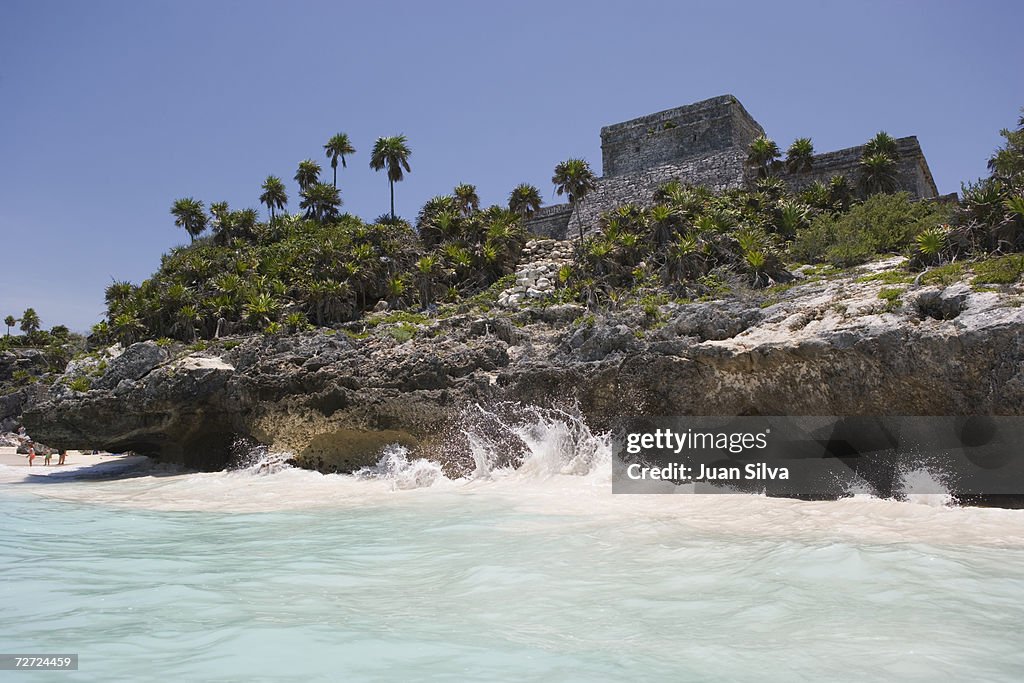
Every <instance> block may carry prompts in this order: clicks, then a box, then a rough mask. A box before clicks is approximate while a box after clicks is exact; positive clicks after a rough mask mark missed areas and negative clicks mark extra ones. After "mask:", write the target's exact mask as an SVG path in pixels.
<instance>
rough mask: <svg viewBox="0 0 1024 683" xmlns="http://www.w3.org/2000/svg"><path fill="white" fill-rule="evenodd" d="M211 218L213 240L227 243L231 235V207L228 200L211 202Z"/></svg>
mask: <svg viewBox="0 0 1024 683" xmlns="http://www.w3.org/2000/svg"><path fill="white" fill-rule="evenodd" d="M210 218H211V223H212V225H211V226H210V229H211V230H212V231H213V241H214V242H215V243H216V244H221V245H224V244H227V243H228V239H229V238H230V237H231V223H232V221H231V209H230V208H228V203H227V202H213V203H212V204H210Z"/></svg>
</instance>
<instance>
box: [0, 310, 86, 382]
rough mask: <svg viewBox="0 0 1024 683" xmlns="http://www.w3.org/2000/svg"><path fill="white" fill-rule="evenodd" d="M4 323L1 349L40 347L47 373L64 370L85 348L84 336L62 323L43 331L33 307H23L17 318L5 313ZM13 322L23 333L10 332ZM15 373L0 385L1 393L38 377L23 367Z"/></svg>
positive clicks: (12, 349)
mask: <svg viewBox="0 0 1024 683" xmlns="http://www.w3.org/2000/svg"><path fill="white" fill-rule="evenodd" d="M4 325H5V326H6V327H7V332H6V333H5V334H4V336H3V337H0V352H3V351H16V350H19V349H36V350H40V351H42V352H43V357H44V359H45V370H46V371H47V372H60V371H62V370H64V367H65V366H66V365H67V363H68V361H69V360H71V358H72V357H73V356H74V355H75V354H76V353H78V352H80V351H82V350H83V349H84V348H85V338H83V337H82V336H81V335H78V334H75V333H73V332H71V330H69V329H68V328H67V327H66V326H64V325H54V326H53V327H52V328H51V329H50V330H48V331H47V330H44V329H43V328H42V321H41V320H40V319H39V314H38V313H36V311H35V309H34V308H27V309H25V311H24V312H23V313H22V314H21V317H20V318H16V317H14V316H13V315H8V316H6V317H5V318H4ZM15 325H17V326H18V329H20V330H21V331H22V333H23V334H20V335H12V334H11V328H12V327H14V326H15ZM14 375H15V376H14V377H13V379H12V382H11V383H9V384H8V385H4V386H0V395H3V394H4V393H6V392H7V391H9V390H11V389H15V388H17V387H19V386H22V385H24V384H29V383H31V382H34V381H36V380H37V379H38V377H37V376H36V375H33V374H32V373H29V372H27V371H24V370H18V371H15V373H14Z"/></svg>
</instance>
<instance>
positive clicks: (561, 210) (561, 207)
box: [526, 204, 572, 239]
mask: <svg viewBox="0 0 1024 683" xmlns="http://www.w3.org/2000/svg"><path fill="white" fill-rule="evenodd" d="M571 216H572V207H570V206H569V205H568V204H555V205H553V206H545V207H543V208H542V209H540V210H539V211H537V212H536V213H534V214H533V215H532V216H530V218H529V219H528V220H527V222H526V226H527V229H528V230H529V231H530V233H532V234H534V235H536V236H537V237H553V238H555V239H563V238H564V237H565V232H566V227H567V226H568V225H569V218H570V217H571Z"/></svg>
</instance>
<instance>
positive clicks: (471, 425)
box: [463, 403, 611, 478]
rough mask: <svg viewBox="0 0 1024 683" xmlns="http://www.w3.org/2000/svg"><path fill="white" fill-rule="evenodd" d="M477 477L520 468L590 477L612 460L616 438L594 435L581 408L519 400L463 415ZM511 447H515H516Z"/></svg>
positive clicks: (522, 472)
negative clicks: (558, 406) (577, 410)
mask: <svg viewBox="0 0 1024 683" xmlns="http://www.w3.org/2000/svg"><path fill="white" fill-rule="evenodd" d="M463 422H464V427H463V434H464V435H465V436H466V438H467V440H468V442H469V447H470V451H471V453H472V455H473V461H474V463H475V465H476V467H475V469H474V471H473V477H475V478H487V477H491V476H493V475H495V474H499V473H500V474H503V475H508V474H510V473H511V472H513V471H515V472H517V474H518V475H519V476H521V477H545V476H550V475H553V474H565V475H574V476H586V475H590V474H592V473H594V472H595V471H597V470H599V469H604V470H607V469H608V466H609V465H610V463H611V438H610V436H609V435H608V434H594V433H593V432H592V431H591V429H590V427H589V426H588V425H587V423H586V421H585V420H584V419H583V417H582V416H581V415H580V414H579V413H578V412H575V411H573V412H570V411H567V410H562V409H558V408H538V407H536V406H523V405H521V404H518V403H503V404H499V405H498V406H497V407H495V408H494V409H492V410H488V409H485V408H483V407H481V406H480V405H476V406H474V407H473V408H472V409H470V410H468V411H466V413H464V415H463ZM510 447H511V448H513V449H514V450H513V451H512V452H510Z"/></svg>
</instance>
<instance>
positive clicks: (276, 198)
mask: <svg viewBox="0 0 1024 683" xmlns="http://www.w3.org/2000/svg"><path fill="white" fill-rule="evenodd" d="M287 203H288V193H287V192H286V191H285V189H284V183H283V182H281V179H280V178H278V177H277V176H276V175H268V176H267V179H266V180H264V181H263V194H261V195H260V204H263V205H265V206H266V207H267V209H269V210H270V220H274V218H275V217H276V216H275V215H274V209H275V208H276V209H284V207H285V205H286V204H287Z"/></svg>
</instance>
